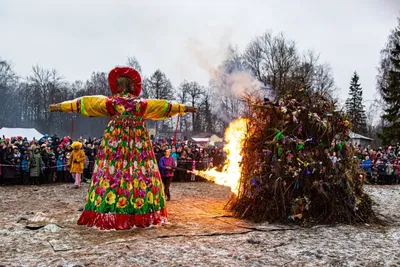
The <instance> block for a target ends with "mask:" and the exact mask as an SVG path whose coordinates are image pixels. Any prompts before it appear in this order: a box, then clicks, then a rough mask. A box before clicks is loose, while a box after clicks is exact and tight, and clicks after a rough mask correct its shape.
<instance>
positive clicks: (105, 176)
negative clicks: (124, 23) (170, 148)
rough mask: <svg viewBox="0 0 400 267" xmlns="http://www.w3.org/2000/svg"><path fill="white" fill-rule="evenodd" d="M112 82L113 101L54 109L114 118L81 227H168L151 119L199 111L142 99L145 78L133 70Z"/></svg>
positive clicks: (117, 72)
mask: <svg viewBox="0 0 400 267" xmlns="http://www.w3.org/2000/svg"><path fill="white" fill-rule="evenodd" d="M108 82H109V86H110V88H111V93H112V96H109V97H106V96H83V97H80V98H78V99H75V100H72V101H65V102H62V103H59V104H53V105H50V107H49V110H50V111H51V112H75V113H78V114H81V115H85V116H90V117H110V121H109V123H108V126H107V127H106V129H105V131H104V135H103V137H102V141H101V146H100V148H99V151H98V153H97V159H96V164H95V167H94V170H93V175H92V180H91V183H90V186H89V190H88V193H87V196H86V205H85V208H84V211H83V212H82V214H81V216H80V218H79V220H78V224H80V225H87V226H89V227H92V226H95V227H97V228H99V229H106V230H111V229H117V230H127V229H131V228H133V227H148V226H150V225H156V224H161V223H164V222H165V221H166V220H167V210H166V202H165V194H164V188H163V183H162V180H161V176H160V172H159V170H158V166H157V162H156V159H155V156H154V153H153V150H152V145H151V142H150V138H149V134H148V131H147V126H146V119H153V120H163V119H168V118H170V117H172V116H175V115H178V114H181V115H184V114H185V112H197V109H196V108H194V107H187V106H184V105H183V104H176V103H172V102H170V101H168V100H161V99H141V98H139V95H140V92H141V90H142V79H141V77H140V74H139V73H138V72H137V71H136V70H134V69H132V68H130V67H116V68H114V69H113V70H111V71H110V73H109V75H108Z"/></svg>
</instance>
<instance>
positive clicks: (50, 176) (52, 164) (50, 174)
mask: <svg viewBox="0 0 400 267" xmlns="http://www.w3.org/2000/svg"><path fill="white" fill-rule="evenodd" d="M47 168H48V169H47V182H48V183H54V182H55V178H54V174H55V173H56V168H57V161H56V156H55V154H54V153H53V152H51V153H49V159H48V161H47Z"/></svg>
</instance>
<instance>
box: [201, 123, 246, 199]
mask: <svg viewBox="0 0 400 267" xmlns="http://www.w3.org/2000/svg"><path fill="white" fill-rule="evenodd" d="M246 133H247V119H243V118H240V119H237V120H235V121H233V122H231V123H230V124H229V126H228V128H227V129H226V131H225V141H226V142H227V144H226V145H225V146H224V151H225V152H226V153H227V160H226V161H225V163H224V166H223V169H222V172H218V171H217V170H216V168H213V169H209V170H206V171H198V172H196V174H198V175H200V176H202V177H204V178H205V179H207V180H210V181H213V182H214V183H216V184H220V185H224V186H228V187H230V188H231V191H232V192H233V193H234V194H235V195H238V193H239V181H240V177H241V170H242V168H241V166H240V162H241V161H242V156H241V151H242V148H243V145H244V140H245V136H246Z"/></svg>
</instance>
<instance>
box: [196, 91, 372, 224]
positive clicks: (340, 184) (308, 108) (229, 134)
mask: <svg viewBox="0 0 400 267" xmlns="http://www.w3.org/2000/svg"><path fill="white" fill-rule="evenodd" d="M247 102H248V106H249V113H248V115H247V118H241V119H238V120H236V121H234V122H233V123H231V124H230V126H229V127H228V129H227V130H226V133H225V139H226V141H227V145H226V146H225V148H224V149H225V152H226V153H227V155H228V159H227V161H226V162H225V165H224V168H223V170H222V172H218V171H216V170H215V169H211V170H207V171H203V172H198V174H199V175H201V176H203V177H205V178H206V179H208V180H211V181H214V182H215V183H217V184H222V185H226V186H229V187H230V188H231V191H232V197H231V199H230V201H229V203H228V205H227V207H228V209H229V210H231V211H232V212H233V214H234V215H235V216H237V217H241V218H245V219H250V220H253V221H256V222H261V221H270V222H283V223H287V222H301V223H303V224H304V223H311V224H314V223H362V222H374V221H376V217H375V215H374V213H373V211H372V207H371V199H370V198H369V196H368V195H367V194H365V193H364V192H363V182H364V181H363V180H364V174H363V172H362V170H361V169H360V166H359V163H358V162H357V160H356V159H355V158H354V151H353V148H352V146H351V145H350V142H349V131H350V128H351V125H350V123H349V122H348V121H347V120H346V116H345V115H344V114H343V113H342V112H340V111H337V109H336V107H335V103H334V102H333V101H332V100H330V99H328V98H326V97H324V96H322V95H319V94H313V93H305V92H304V91H303V90H299V91H298V92H297V95H296V98H295V99H294V98H290V97H287V98H285V99H281V100H279V101H271V100H269V99H264V100H254V99H250V98H248V99H247Z"/></svg>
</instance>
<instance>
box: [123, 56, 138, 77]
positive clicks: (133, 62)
mask: <svg viewBox="0 0 400 267" xmlns="http://www.w3.org/2000/svg"><path fill="white" fill-rule="evenodd" d="M126 64H127V65H128V66H129V67H132V68H134V69H135V70H137V71H138V72H139V73H140V74H142V66H140V63H139V61H138V60H137V59H136V57H134V56H131V57H128V60H127V62H126Z"/></svg>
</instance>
